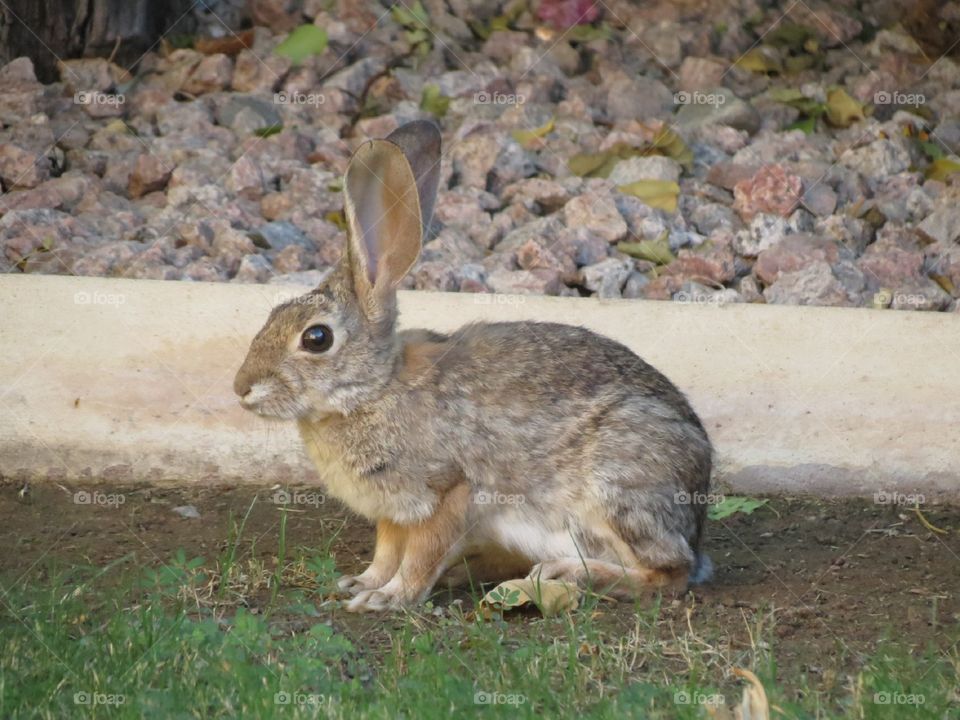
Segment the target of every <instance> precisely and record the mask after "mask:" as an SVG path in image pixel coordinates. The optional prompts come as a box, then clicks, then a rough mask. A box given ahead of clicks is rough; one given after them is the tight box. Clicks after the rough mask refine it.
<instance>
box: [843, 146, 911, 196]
mask: <svg viewBox="0 0 960 720" xmlns="http://www.w3.org/2000/svg"><path fill="white" fill-rule="evenodd" d="M910 162H911V161H910V153H909V152H908V151H907V149H906V148H905V147H904V146H903V144H902V143H899V142H895V141H893V140H886V139H882V140H874V141H873V142H872V143H870V144H869V145H864V146H863V147H860V148H856V149H854V150H847V151H846V152H844V153H843V154H841V155H840V163H841V164H843V165H844V166H845V167H848V168H850V169H851V170H856V171H857V172H858V173H860V174H861V175H862V176H863V177H864V178H865V179H866V180H867V183H868V184H869V185H872V186H875V185H876V184H877V183H878V182H880V181H881V180H882V179H883V178H886V177H887V176H889V175H895V174H896V173H900V172H903V171H904V170H907V169H908V168H909V167H910Z"/></svg>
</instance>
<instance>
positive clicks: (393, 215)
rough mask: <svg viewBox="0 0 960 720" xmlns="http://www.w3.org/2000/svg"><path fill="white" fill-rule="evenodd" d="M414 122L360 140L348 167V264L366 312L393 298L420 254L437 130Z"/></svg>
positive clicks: (432, 179) (436, 152)
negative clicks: (382, 135)
mask: <svg viewBox="0 0 960 720" xmlns="http://www.w3.org/2000/svg"><path fill="white" fill-rule="evenodd" d="M412 125H416V126H418V127H416V128H413V129H411V130H406V128H407V127H409V126H404V127H403V128H400V129H399V130H397V131H396V132H394V133H393V134H392V135H391V136H390V137H389V138H388V139H386V140H371V141H369V142H367V143H364V144H363V145H361V146H360V148H359V149H358V150H357V151H356V152H355V153H354V155H353V159H352V160H351V161H350V166H349V167H348V168H347V174H346V178H345V181H344V209H345V212H346V218H347V225H348V242H349V258H350V270H351V273H352V275H353V282H354V287H355V289H356V292H357V295H358V297H359V298H360V300H361V304H362V305H363V307H364V309H365V310H366V311H367V312H368V314H380V312H381V311H383V310H384V309H386V307H387V306H388V305H389V304H390V302H391V301H392V297H393V294H394V291H395V288H396V286H397V284H398V283H399V282H400V281H401V280H402V279H403V277H404V276H405V275H406V274H407V272H409V270H410V268H411V267H413V264H414V263H415V262H416V260H417V256H418V255H419V254H420V244H421V241H422V238H423V232H424V229H425V223H429V221H430V216H431V213H432V208H433V200H434V196H435V194H436V187H437V179H438V177H439V167H438V166H439V156H440V142H439V132H437V130H436V128H435V127H433V128H432V130H433V133H434V135H435V138H434V136H432V135H431V134H430V133H429V132H427V131H426V130H425V129H423V128H421V127H420V126H429V123H412ZM429 127H432V126H429ZM425 140H426V141H429V142H426V141H425ZM418 170H419V171H420V172H418ZM421 188H422V191H423V192H425V193H428V195H427V196H426V197H424V196H422V195H421Z"/></svg>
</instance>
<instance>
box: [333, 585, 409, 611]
mask: <svg viewBox="0 0 960 720" xmlns="http://www.w3.org/2000/svg"><path fill="white" fill-rule="evenodd" d="M401 605H402V603H401V601H400V597H399V596H398V595H396V594H395V593H392V592H390V591H389V590H388V589H387V588H381V589H379V590H363V591H361V592H359V593H357V595H356V597H354V598H353V599H352V600H351V601H350V602H349V603H347V610H348V611H349V612H383V611H384V610H396V609H397V608H399V607H400V606H401Z"/></svg>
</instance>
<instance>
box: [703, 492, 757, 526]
mask: <svg viewBox="0 0 960 720" xmlns="http://www.w3.org/2000/svg"><path fill="white" fill-rule="evenodd" d="M768 502H769V501H768V500H758V499H756V498H748V497H738V496H736V495H728V496H726V497H725V498H724V499H723V500H721V501H720V502H718V503H717V504H716V505H711V506H710V508H709V509H708V510H707V516H708V517H709V518H710V519H711V520H723V519H724V518H728V517H730V516H731V515H734V514H736V513H743V514H744V515H750V514H751V513H753V511H754V510H756V509H757V508H761V507H763V506H764V505H766V504H767V503H768Z"/></svg>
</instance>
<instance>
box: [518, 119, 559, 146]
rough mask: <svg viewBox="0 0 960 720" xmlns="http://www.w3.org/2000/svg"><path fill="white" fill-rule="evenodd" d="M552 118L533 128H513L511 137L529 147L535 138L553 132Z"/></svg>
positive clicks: (537, 138)
mask: <svg viewBox="0 0 960 720" xmlns="http://www.w3.org/2000/svg"><path fill="white" fill-rule="evenodd" d="M553 127H554V119H553V118H550V119H549V120H547V122H546V123H544V124H543V125H541V126H540V127H538V128H534V129H533V130H514V131H513V139H514V140H516V141H517V142H518V143H520V144H521V145H523V146H524V147H529V146H530V145H532V144H533V142H534V141H535V140H539V139H540V138H542V137H546V136H547V135H549V134H550V133H552V132H553Z"/></svg>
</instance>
